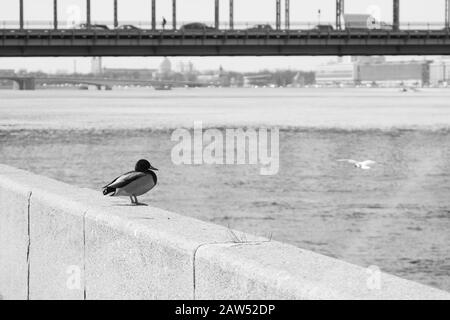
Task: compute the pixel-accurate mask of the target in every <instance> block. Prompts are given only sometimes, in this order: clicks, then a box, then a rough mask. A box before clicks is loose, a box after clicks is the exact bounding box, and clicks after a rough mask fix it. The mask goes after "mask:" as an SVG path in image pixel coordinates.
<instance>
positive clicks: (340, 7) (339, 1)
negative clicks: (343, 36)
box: [336, 0, 345, 30]
mask: <svg viewBox="0 0 450 320" xmlns="http://www.w3.org/2000/svg"><path fill="white" fill-rule="evenodd" d="M344 10H345V9H344V0H336V29H337V30H342V16H343V14H344Z"/></svg>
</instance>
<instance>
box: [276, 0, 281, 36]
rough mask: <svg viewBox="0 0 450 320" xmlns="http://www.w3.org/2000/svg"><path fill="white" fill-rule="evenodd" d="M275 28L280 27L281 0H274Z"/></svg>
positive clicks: (278, 28)
mask: <svg viewBox="0 0 450 320" xmlns="http://www.w3.org/2000/svg"><path fill="white" fill-rule="evenodd" d="M276 1H277V3H276V15H277V16H276V29H277V30H280V29H281V0H276Z"/></svg>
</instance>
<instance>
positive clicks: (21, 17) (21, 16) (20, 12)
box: [19, 0, 23, 29]
mask: <svg viewBox="0 0 450 320" xmlns="http://www.w3.org/2000/svg"><path fill="white" fill-rule="evenodd" d="M19 21H20V29H23V0H20V1H19Z"/></svg>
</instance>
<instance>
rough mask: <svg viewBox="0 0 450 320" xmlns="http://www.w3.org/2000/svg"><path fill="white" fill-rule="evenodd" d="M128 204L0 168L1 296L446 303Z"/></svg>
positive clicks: (426, 290) (430, 292)
mask: <svg viewBox="0 0 450 320" xmlns="http://www.w3.org/2000/svg"><path fill="white" fill-rule="evenodd" d="M127 201H128V199H112V198H105V197H103V196H102V194H101V192H99V191H93V190H88V189H81V188H77V187H74V186H71V185H67V184H64V183H61V182H58V181H55V180H52V179H49V178H46V177H42V176H38V175H34V174H31V173H29V172H26V171H22V170H18V169H15V168H11V167H8V166H3V165H0V297H1V298H2V299H449V298H450V294H449V293H447V292H443V291H439V290H437V289H434V288H430V287H427V286H424V285H420V284H417V283H414V282H411V281H407V280H404V279H401V278H398V277H395V276H391V275H388V274H384V273H382V274H380V275H376V277H377V279H378V276H379V279H378V280H379V281H378V280H376V282H375V285H374V283H373V280H374V279H373V276H374V275H373V274H372V273H371V272H368V270H367V269H365V268H361V267H358V266H355V265H352V264H349V263H346V262H343V261H340V260H336V259H332V258H329V257H326V256H322V255H319V254H316V253H313V252H310V251H306V250H302V249H299V248H296V247H293V246H290V245H286V244H283V243H279V242H276V241H269V240H267V239H262V238H257V237H253V236H251V235H242V234H240V233H237V232H236V235H237V236H233V235H232V234H231V233H230V230H228V229H227V228H224V227H221V226H218V225H215V224H211V223H207V222H203V221H198V220H195V219H192V218H189V217H185V216H182V215H178V214H175V213H172V212H167V211H164V210H160V209H157V208H153V207H151V206H149V207H131V206H128V205H125V204H127ZM238 239H241V240H242V239H245V241H242V242H241V241H239V240H238ZM371 277H372V278H371ZM377 282H378V284H377Z"/></svg>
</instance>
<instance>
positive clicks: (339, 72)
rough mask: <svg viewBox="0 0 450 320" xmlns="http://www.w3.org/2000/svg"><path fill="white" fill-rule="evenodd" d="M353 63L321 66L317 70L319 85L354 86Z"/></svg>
mask: <svg viewBox="0 0 450 320" xmlns="http://www.w3.org/2000/svg"><path fill="white" fill-rule="evenodd" d="M354 69H355V67H354V64H353V63H333V64H328V65H323V66H320V67H319V68H318V69H317V70H316V83H317V84H319V85H336V84H353V83H354V81H355V74H354V73H355V70H354Z"/></svg>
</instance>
